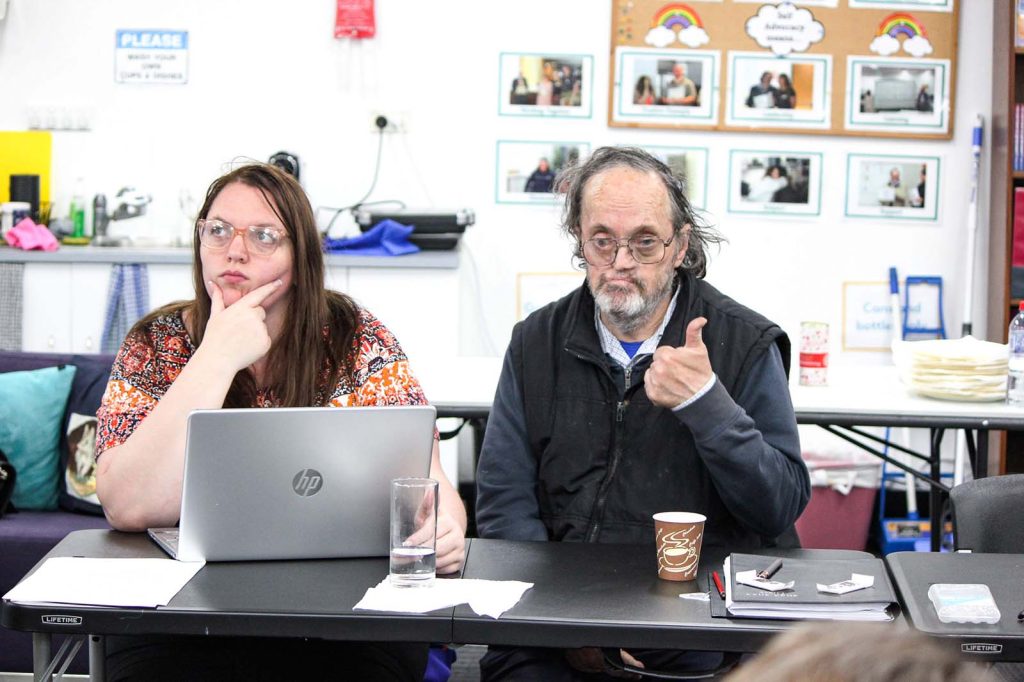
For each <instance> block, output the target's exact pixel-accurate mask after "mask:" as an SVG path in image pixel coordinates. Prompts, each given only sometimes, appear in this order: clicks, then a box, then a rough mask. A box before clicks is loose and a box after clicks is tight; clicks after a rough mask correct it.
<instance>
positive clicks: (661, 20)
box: [651, 2, 704, 30]
mask: <svg viewBox="0 0 1024 682" xmlns="http://www.w3.org/2000/svg"><path fill="white" fill-rule="evenodd" d="M658 26H664V27H665V28H667V29H671V30H682V29H686V28H690V27H691V26H696V27H697V28H703V27H704V24H702V23H701V20H700V17H699V16H698V15H697V12H695V11H694V9H693V8H692V7H690V6H689V5H684V4H683V3H681V2H673V3H671V4H668V5H665V6H664V7H662V8H661V9H659V10H658V11H657V12H656V13H655V14H654V21H653V22H652V23H651V27H652V28H657V27H658Z"/></svg>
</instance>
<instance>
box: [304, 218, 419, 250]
mask: <svg viewBox="0 0 1024 682" xmlns="http://www.w3.org/2000/svg"><path fill="white" fill-rule="evenodd" d="M412 231H413V226H412V225H403V224H401V223H397V222H395V221H394V220H391V219H385V220H382V221H380V222H379V223H377V224H376V225H374V226H373V227H372V228H370V230H369V231H367V232H364V233H363V234H361V235H358V236H356V237H348V238H346V239H330V238H327V239H324V250H325V251H329V252H332V253H351V254H354V255H358V256H404V255H405V254H407V253H417V252H419V250H420V247H418V246H416V245H415V244H411V243H410V242H409V235H410V234H412Z"/></svg>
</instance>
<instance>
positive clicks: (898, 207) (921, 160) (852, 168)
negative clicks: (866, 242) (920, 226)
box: [846, 154, 941, 222]
mask: <svg viewBox="0 0 1024 682" xmlns="http://www.w3.org/2000/svg"><path fill="white" fill-rule="evenodd" d="M940 166H941V163H940V161H939V157H937V156H895V155H888V154H876V155H867V154H848V155H847V157H846V215H847V217H852V218H876V219H877V218H887V219H891V220H916V221H931V222H935V221H937V219H938V216H939V206H938V203H939V196H940V194H939V191H938V190H939V181H940V177H939V170H940Z"/></svg>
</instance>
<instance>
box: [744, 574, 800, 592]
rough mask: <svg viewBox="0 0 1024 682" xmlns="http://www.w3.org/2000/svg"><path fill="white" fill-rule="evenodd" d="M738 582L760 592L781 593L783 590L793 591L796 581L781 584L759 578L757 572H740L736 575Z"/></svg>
mask: <svg viewBox="0 0 1024 682" xmlns="http://www.w3.org/2000/svg"><path fill="white" fill-rule="evenodd" d="M736 582H738V583H740V584H741V585H749V586H750V587H756V588H757V589H759V590H767V591H769V592H781V591H782V590H791V589H793V585H795V584H796V581H794V580H790V581H789V582H788V583H780V582H778V581H777V580H771V579H769V578H758V577H757V571H740V572H739V573H737V574H736Z"/></svg>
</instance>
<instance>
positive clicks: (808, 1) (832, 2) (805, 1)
mask: <svg viewBox="0 0 1024 682" xmlns="http://www.w3.org/2000/svg"><path fill="white" fill-rule="evenodd" d="M733 2H749V3H757V4H758V5H781V4H782V3H784V2H793V0H733ZM797 2H799V3H800V6H801V7H839V0H797Z"/></svg>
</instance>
